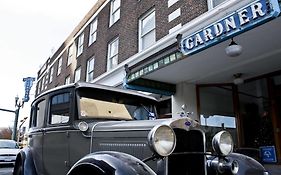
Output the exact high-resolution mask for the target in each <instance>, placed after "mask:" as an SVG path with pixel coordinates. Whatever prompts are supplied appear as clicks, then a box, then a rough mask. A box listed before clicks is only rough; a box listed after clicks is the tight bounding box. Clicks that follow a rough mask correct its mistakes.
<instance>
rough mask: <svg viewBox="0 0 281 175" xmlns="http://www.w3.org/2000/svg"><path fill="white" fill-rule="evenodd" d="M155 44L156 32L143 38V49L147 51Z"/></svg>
mask: <svg viewBox="0 0 281 175" xmlns="http://www.w3.org/2000/svg"><path fill="white" fill-rule="evenodd" d="M154 43H155V30H153V31H151V32H150V33H148V34H147V35H145V36H144V37H143V40H142V49H146V48H148V47H149V46H151V45H153V44H154Z"/></svg>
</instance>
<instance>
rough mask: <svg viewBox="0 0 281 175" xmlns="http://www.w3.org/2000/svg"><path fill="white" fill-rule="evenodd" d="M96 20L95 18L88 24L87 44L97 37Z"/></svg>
mask: <svg viewBox="0 0 281 175" xmlns="http://www.w3.org/2000/svg"><path fill="white" fill-rule="evenodd" d="M97 21H98V20H97V19H95V20H94V21H93V22H92V23H91V25H90V36H89V45H91V44H92V43H93V42H95V41H96V38H97V25H98V22H97Z"/></svg>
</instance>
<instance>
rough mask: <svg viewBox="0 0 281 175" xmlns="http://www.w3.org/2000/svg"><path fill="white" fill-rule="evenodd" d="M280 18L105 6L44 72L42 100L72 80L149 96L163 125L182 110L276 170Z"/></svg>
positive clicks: (192, 7) (203, 5)
mask: <svg viewBox="0 0 281 175" xmlns="http://www.w3.org/2000/svg"><path fill="white" fill-rule="evenodd" d="M279 16H280V1H278V0H250V1H249V0H229V1H226V0H196V1H195V0H131V1H129V0H99V1H98V2H97V4H96V5H95V6H94V7H93V8H92V9H91V11H90V12H89V13H88V14H87V15H86V16H85V18H84V19H83V20H82V21H81V22H80V23H79V25H78V26H77V27H76V28H75V29H74V30H73V32H72V33H71V35H70V36H69V37H68V38H67V39H66V40H65V41H64V43H63V44H62V45H61V47H60V48H59V49H58V50H57V51H56V52H55V53H54V55H53V56H52V57H50V58H49V59H48V60H47V61H46V63H45V64H44V65H43V66H42V68H41V69H40V70H39V72H38V77H37V87H36V95H38V94H41V93H42V92H44V91H46V90H48V89H51V88H54V87H56V86H60V85H64V84H68V83H73V82H76V81H87V82H91V83H98V84H105V85H110V86H116V87H120V88H121V87H125V88H128V89H135V90H140V91H146V92H149V93H152V94H154V95H155V96H156V97H157V98H159V99H160V100H162V101H163V103H162V106H161V107H160V110H161V111H160V113H161V114H166V115H164V117H170V116H171V115H172V116H173V117H174V116H175V117H177V116H178V115H179V111H181V110H182V109H181V107H182V106H183V105H185V106H186V107H187V110H188V111H192V112H193V115H192V116H191V117H192V118H194V119H196V120H198V121H199V122H200V123H201V124H202V125H205V126H206V127H207V126H213V127H214V128H217V129H219V128H220V127H222V126H223V127H225V128H226V129H228V130H229V131H231V133H232V134H233V137H234V139H235V142H236V147H237V148H245V147H247V148H251V149H259V148H260V147H262V146H272V145H273V146H274V147H275V148H276V152H277V154H276V156H277V160H276V161H275V162H273V163H276V162H280V159H281V151H280V150H281V132H280V128H281V111H280V108H281V66H280V65H281V52H280V50H281V43H280V40H281V35H280V34H279V33H280V32H279V30H280V28H281V22H280V21H281V19H280V17H279ZM231 41H233V42H231ZM230 43H231V44H230ZM236 43H238V44H240V46H242V48H243V49H242V53H239V52H233V53H229V50H232V49H233V48H235V49H236V50H235V49H234V51H239V48H238V46H239V45H238V46H237V44H236ZM229 45H230V46H231V47H229ZM232 46H234V47H232ZM236 46H237V47H236ZM226 48H227V50H225V49H226ZM237 48H238V50H237ZM240 49H241V47H240ZM226 51H227V53H226ZM232 51H233V50H232ZM207 129H208V127H207ZM212 132H214V130H212V131H210V133H211V134H212ZM264 134H265V135H264ZM207 137H208V136H207Z"/></svg>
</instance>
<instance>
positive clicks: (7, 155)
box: [0, 154, 16, 157]
mask: <svg viewBox="0 0 281 175" xmlns="http://www.w3.org/2000/svg"><path fill="white" fill-rule="evenodd" d="M0 156H5V157H9V156H16V154H0Z"/></svg>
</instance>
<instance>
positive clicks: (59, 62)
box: [57, 57, 62, 75]
mask: <svg viewBox="0 0 281 175" xmlns="http://www.w3.org/2000/svg"><path fill="white" fill-rule="evenodd" d="M61 66H62V57H60V58H59V61H58V71H57V75H59V74H60V73H61Z"/></svg>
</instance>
